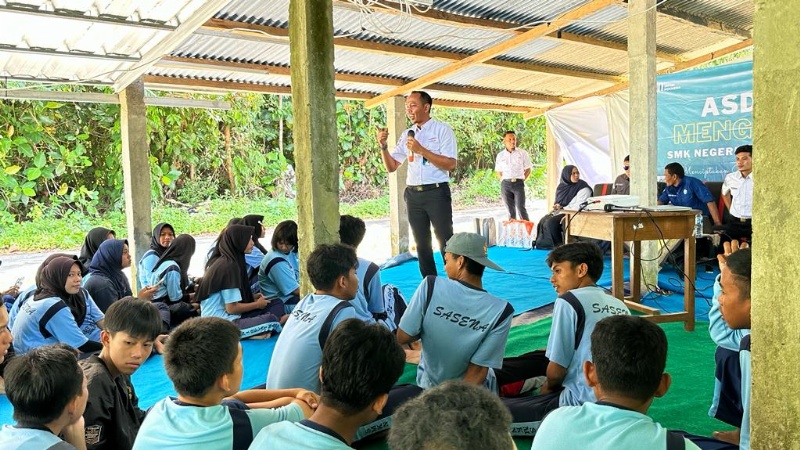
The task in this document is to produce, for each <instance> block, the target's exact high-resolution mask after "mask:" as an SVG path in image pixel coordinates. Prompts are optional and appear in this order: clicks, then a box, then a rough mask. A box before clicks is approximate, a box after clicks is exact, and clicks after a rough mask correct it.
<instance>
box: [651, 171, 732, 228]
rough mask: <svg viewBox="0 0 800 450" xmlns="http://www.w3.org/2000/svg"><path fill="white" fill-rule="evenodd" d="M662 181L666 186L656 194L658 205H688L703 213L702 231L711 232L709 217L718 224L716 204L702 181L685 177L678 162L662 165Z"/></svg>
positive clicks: (719, 222)
mask: <svg viewBox="0 0 800 450" xmlns="http://www.w3.org/2000/svg"><path fill="white" fill-rule="evenodd" d="M664 181H665V182H666V183H667V187H666V188H664V191H663V192H661V195H659V196H658V204H659V205H667V204H671V205H676V206H688V207H690V208H692V209H697V210H700V211H701V212H702V213H703V233H710V232H711V223H710V222H709V221H708V220H706V219H708V218H710V219H711V222H713V224H714V225H720V224H721V223H722V222H721V221H720V219H719V213H718V212H717V205H715V204H714V196H713V195H711V191H709V190H708V188H707V187H706V185H705V184H703V182H702V181H700V180H698V179H697V178H695V177H687V176H686V174H685V173H684V171H683V166H681V165H680V164H679V163H675V162H674V163H669V164H667V165H666V166H665V167H664Z"/></svg>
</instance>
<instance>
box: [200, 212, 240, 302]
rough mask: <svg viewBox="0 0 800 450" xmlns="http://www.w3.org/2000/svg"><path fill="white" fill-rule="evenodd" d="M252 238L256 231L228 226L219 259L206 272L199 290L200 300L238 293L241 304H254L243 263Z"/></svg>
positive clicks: (221, 244) (220, 244) (223, 236)
mask: <svg viewBox="0 0 800 450" xmlns="http://www.w3.org/2000/svg"><path fill="white" fill-rule="evenodd" d="M252 236H253V227H248V226H246V225H228V226H227V227H226V228H225V231H223V232H222V236H220V239H219V242H217V248H218V249H219V253H220V255H219V257H218V258H216V259H215V260H214V262H212V263H211V265H210V266H209V267H208V268H207V269H206V273H205V275H203V281H202V282H200V288H199V289H198V290H197V296H196V298H197V299H199V300H200V301H203V300H205V299H207V298H208V297H210V296H211V294H214V293H216V292H220V291H222V290H225V289H239V292H240V293H241V294H242V302H245V303H248V302H252V301H253V293H252V291H250V283H249V280H248V277H247V263H246V262H245V260H244V251H245V250H246V249H247V244H249V243H250V239H251V237H252Z"/></svg>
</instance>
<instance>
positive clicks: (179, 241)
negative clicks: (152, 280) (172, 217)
mask: <svg viewBox="0 0 800 450" xmlns="http://www.w3.org/2000/svg"><path fill="white" fill-rule="evenodd" d="M194 248H195V243H194V238H193V237H192V236H191V235H188V234H181V235H180V236H178V237H176V238H175V240H174V241H172V243H171V244H169V247H167V251H165V252H164V254H163V255H161V257H160V258H158V261H157V262H156V265H155V266H153V272H155V271H156V269H158V267H159V266H160V265H161V263H163V262H165V261H175V262H176V263H177V264H178V267H180V269H181V290H185V289H186V287H187V286H189V274H188V273H187V272H188V271H189V263H191V261H192V255H194Z"/></svg>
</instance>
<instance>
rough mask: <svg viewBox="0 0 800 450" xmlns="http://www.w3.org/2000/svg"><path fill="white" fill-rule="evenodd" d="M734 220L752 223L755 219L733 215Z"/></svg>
mask: <svg viewBox="0 0 800 450" xmlns="http://www.w3.org/2000/svg"><path fill="white" fill-rule="evenodd" d="M733 220H735V221H737V222H741V223H750V222H752V221H753V219H743V218H741V217H736V216H733Z"/></svg>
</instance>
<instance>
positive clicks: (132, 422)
mask: <svg viewBox="0 0 800 450" xmlns="http://www.w3.org/2000/svg"><path fill="white" fill-rule="evenodd" d="M160 331H161V317H160V316H159V313H158V309H156V307H155V306H154V305H153V304H152V303H150V302H149V301H145V300H141V299H137V298H133V297H127V298H123V299H121V300H119V301H117V302H114V304H113V305H111V307H110V308H108V311H107V312H106V318H105V325H104V329H103V331H102V332H101V333H100V341H101V342H102V344H103V350H101V351H100V355H93V356H90V357H89V358H86V359H83V360H81V361H80V363H79V364H80V365H81V368H83V372H84V373H85V374H86V380H87V382H88V386H89V401H88V402H87V403H86V412H85V413H84V414H83V418H84V427H85V437H86V447H87V448H88V449H89V450H101V449H107V450H130V449H131V448H132V447H133V440H134V439H135V438H136V433H137V432H138V431H139V426H140V425H141V424H142V420H144V414H145V412H144V411H142V410H141V409H139V399H138V398H137V397H136V390H135V389H134V388H133V384H131V378H130V377H131V375H133V373H134V372H136V370H138V369H139V367H140V366H141V365H142V364H144V362H145V361H146V360H147V358H148V357H149V356H150V353H151V351H152V350H153V346H154V345H155V343H156V339H157V338H158V335H159V332H160Z"/></svg>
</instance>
